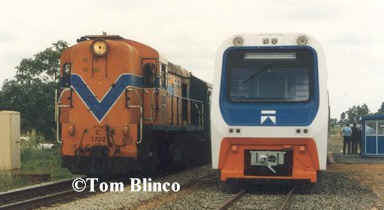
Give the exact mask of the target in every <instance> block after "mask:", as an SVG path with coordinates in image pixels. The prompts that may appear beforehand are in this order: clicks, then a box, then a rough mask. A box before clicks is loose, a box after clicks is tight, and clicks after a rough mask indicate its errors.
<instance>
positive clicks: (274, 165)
mask: <svg viewBox="0 0 384 210" xmlns="http://www.w3.org/2000/svg"><path fill="white" fill-rule="evenodd" d="M244 161H245V162H244V175H246V176H292V162H293V152H292V150H285V151H265V150H245V151H244Z"/></svg>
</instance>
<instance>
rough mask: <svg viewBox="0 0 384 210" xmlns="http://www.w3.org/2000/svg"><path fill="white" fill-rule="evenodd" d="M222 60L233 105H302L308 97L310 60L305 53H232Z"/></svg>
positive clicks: (254, 51)
mask: <svg viewBox="0 0 384 210" xmlns="http://www.w3.org/2000/svg"><path fill="white" fill-rule="evenodd" d="M226 59H227V62H226V68H227V78H228V79H227V82H228V85H229V91H228V96H229V98H230V100H231V101H233V102H255V101H261V102H269V101H271V102H305V101H309V99H310V97H311V94H312V92H313V72H314V57H313V52H312V51H311V50H309V49H296V50H291V49H290V50H287V49H267V50H266V49H263V50H261V49H256V50H253V49H252V50H250V49H233V50H231V51H230V52H228V54H227V57H226Z"/></svg>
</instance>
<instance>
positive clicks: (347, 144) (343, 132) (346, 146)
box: [341, 124, 352, 155]
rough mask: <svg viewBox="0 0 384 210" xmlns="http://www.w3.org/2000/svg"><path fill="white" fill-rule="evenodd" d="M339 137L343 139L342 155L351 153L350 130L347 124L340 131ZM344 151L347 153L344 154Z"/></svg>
mask: <svg viewBox="0 0 384 210" xmlns="http://www.w3.org/2000/svg"><path fill="white" fill-rule="evenodd" d="M341 135H342V136H343V138H344V141H343V154H344V155H345V153H347V154H348V153H351V136H352V129H351V128H350V127H349V125H348V124H346V125H345V126H344V127H343V128H342V129H341ZM346 149H348V151H347V152H346Z"/></svg>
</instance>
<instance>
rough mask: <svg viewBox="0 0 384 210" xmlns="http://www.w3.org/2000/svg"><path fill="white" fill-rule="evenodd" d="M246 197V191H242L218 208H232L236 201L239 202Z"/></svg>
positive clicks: (221, 209) (222, 209) (220, 209)
mask: <svg viewBox="0 0 384 210" xmlns="http://www.w3.org/2000/svg"><path fill="white" fill-rule="evenodd" d="M243 195H245V190H241V191H240V192H238V193H236V194H235V195H234V196H233V197H232V198H230V199H228V200H227V201H225V203H224V204H223V205H222V206H220V207H219V208H218V210H225V209H227V208H228V207H230V206H231V205H232V204H233V203H234V202H235V201H237V200H238V199H239V198H240V197H242V196H243Z"/></svg>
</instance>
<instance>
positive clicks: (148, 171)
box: [141, 145, 160, 175]
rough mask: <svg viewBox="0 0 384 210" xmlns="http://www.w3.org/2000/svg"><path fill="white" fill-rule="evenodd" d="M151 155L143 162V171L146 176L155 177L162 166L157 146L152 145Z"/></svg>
mask: <svg viewBox="0 0 384 210" xmlns="http://www.w3.org/2000/svg"><path fill="white" fill-rule="evenodd" d="M149 153H150V154H149V155H148V156H147V157H146V158H145V159H144V160H142V164H141V165H142V169H143V173H144V174H145V175H154V174H156V173H157V172H158V170H159V166H160V158H159V151H158V148H157V147H156V146H155V145H151V151H150V152H149Z"/></svg>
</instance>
